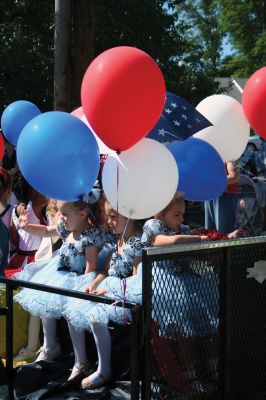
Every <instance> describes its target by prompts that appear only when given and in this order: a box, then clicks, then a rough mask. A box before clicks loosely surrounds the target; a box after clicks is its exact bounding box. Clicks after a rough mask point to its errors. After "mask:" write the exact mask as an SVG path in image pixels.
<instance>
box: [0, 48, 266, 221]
mask: <svg viewBox="0 0 266 400" xmlns="http://www.w3.org/2000/svg"><path fill="white" fill-rule="evenodd" d="M265 82H266V68H262V69H261V70H259V71H257V72H256V73H255V74H254V76H252V77H251V78H250V79H249V81H248V83H247V85H246V87H245V90H244V93H243V107H242V105H241V104H240V103H239V102H237V101H236V100H234V99H233V98H231V97H230V96H226V95H213V96H209V97H207V98H206V99H204V100H202V101H201V102H200V103H199V104H198V106H197V107H196V109H194V107H192V106H191V105H190V104H189V103H188V102H186V101H185V100H184V99H182V98H180V97H179V96H177V95H175V94H173V93H170V92H166V88H165V82H164V78H163V75H162V73H161V71H160V68H159V67H158V65H157V63H156V62H155V61H154V60H153V59H152V58H151V57H150V56H149V55H148V54H147V53H145V52H144V51H142V50H139V49H137V48H133V47H128V46H120V47H114V48H112V49H109V50H107V51H105V52H103V53H102V54H100V55H99V56H98V57H96V58H95V59H94V61H93V62H92V63H91V64H90V65H89V67H88V68H87V71H86V72H85V75H84V77H83V81H82V85H81V107H79V108H77V109H76V110H74V111H73V112H72V113H71V114H68V113H64V112H58V111H51V112H47V113H43V114H41V112H40V110H39V109H38V108H37V107H36V106H35V105H34V104H32V103H30V102H26V101H23V100H21V101H17V102H14V103H12V104H10V105H9V106H8V107H7V108H6V109H5V111H4V113H3V115H2V119H1V127H2V130H3V132H4V135H5V136H6V138H7V140H9V141H10V142H11V143H13V144H14V145H16V146H17V157H18V164H19V167H20V169H21V171H22V173H23V175H24V177H25V178H26V179H27V180H28V182H29V183H30V184H31V185H32V186H33V187H35V188H36V189H37V190H38V191H40V192H41V193H43V194H46V195H47V196H49V197H53V198H56V199H60V200H66V201H74V200H77V199H80V198H81V197H82V196H83V195H85V194H86V193H88V192H89V191H90V190H91V188H92V186H93V184H94V182H95V180H96V178H97V175H98V173H99V168H100V154H108V157H107V159H106V162H105V165H104V168H103V172H102V182H103V189H104V192H105V195H106V197H107V199H108V200H109V201H110V203H111V204H112V206H113V207H114V208H115V209H117V210H118V211H119V212H120V213H121V214H122V215H124V216H127V217H129V218H135V219H139V218H148V217H150V216H152V215H154V214H155V213H156V212H159V211H161V210H162V209H163V208H164V207H165V206H166V205H167V204H168V203H169V201H170V200H171V198H172V197H173V195H174V193H175V191H176V190H179V191H183V192H184V193H185V198H186V199H188V200H193V201H203V200H210V199H213V198H216V197H218V196H220V195H221V194H222V193H223V191H224V190H225V187H226V170H225V167H224V163H225V162H227V161H233V160H237V159H238V158H239V157H240V156H241V154H242V153H243V151H244V149H245V147H246V144H247V142H248V137H249V129H250V126H249V124H250V125H251V126H252V127H253V128H254V129H255V130H256V131H257V132H258V133H259V134H260V135H261V136H262V137H264V138H266V124H265V123H264V116H263V111H264V101H265V100H264V98H265ZM159 138H160V139H159ZM166 138H167V139H166ZM176 139H178V140H176ZM1 140H2V139H1V136H0V158H1V157H2V156H3V154H2V153H3V148H4V145H3V140H2V141H1ZM160 142H161V143H160ZM165 142H168V144H167V143H165ZM163 143H164V144H167V145H166V146H165V145H164V144H163Z"/></svg>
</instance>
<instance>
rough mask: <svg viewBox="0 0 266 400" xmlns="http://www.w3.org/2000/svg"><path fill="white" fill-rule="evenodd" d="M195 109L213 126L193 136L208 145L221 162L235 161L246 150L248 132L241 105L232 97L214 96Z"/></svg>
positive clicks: (248, 128)
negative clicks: (218, 155)
mask: <svg viewBox="0 0 266 400" xmlns="http://www.w3.org/2000/svg"><path fill="white" fill-rule="evenodd" d="M196 109H197V110H198V111H199V112H200V113H201V114H202V115H204V117H206V118H207V119H208V120H209V121H210V122H211V123H212V124H213V126H210V127H208V128H205V129H203V130H201V131H200V132H197V133H196V134H195V135H194V136H195V137H197V138H199V139H202V140H205V141H206V142H208V143H210V144H211V145H212V146H213V147H214V148H215V149H216V150H217V151H218V153H219V154H220V156H221V158H222V159H223V161H234V160H237V159H238V158H239V157H240V156H241V154H242V153H243V151H244V150H245V148H246V145H247V143H248V139H249V131H250V126H249V124H248V121H247V119H246V117H245V114H244V112H243V108H242V105H241V104H240V103H239V102H238V101H237V100H235V99H234V98H233V97H230V96H226V95H223V94H215V95H213V96H209V97H207V98H206V99H204V100H202V101H201V102H200V103H199V104H198V105H197V107H196Z"/></svg>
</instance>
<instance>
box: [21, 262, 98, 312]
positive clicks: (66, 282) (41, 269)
mask: <svg viewBox="0 0 266 400" xmlns="http://www.w3.org/2000/svg"><path fill="white" fill-rule="evenodd" d="M58 267H60V264H59V258H58V257H57V256H56V257H54V258H52V259H50V260H40V261H38V262H34V263H31V264H28V265H26V266H25V268H24V269H23V270H22V271H21V272H19V273H18V274H16V275H15V278H16V279H21V280H25V281H28V282H34V283H41V284H44V285H49V286H54V287H57V288H62V289H71V290H77V288H79V285H80V279H81V278H80V277H81V276H80V275H78V274H77V273H76V272H69V271H58ZM82 276H83V275H82ZM84 276H85V275H84ZM95 277H96V273H95V272H91V273H89V274H86V279H87V282H89V281H92V280H93V279H94V278H95ZM67 299H68V298H67V297H66V296H63V295H59V294H53V293H48V292H45V291H40V290H33V289H28V288H24V289H22V290H21V292H20V293H19V294H17V295H16V296H14V300H15V301H16V302H18V303H19V304H20V305H21V306H22V307H23V308H24V309H25V310H26V311H28V312H29V313H30V314H32V315H34V316H39V317H50V318H60V317H61V316H62V315H63V311H64V305H65V304H66V303H67V301H68V300H67Z"/></svg>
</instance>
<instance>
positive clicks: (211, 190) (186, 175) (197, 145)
mask: <svg viewBox="0 0 266 400" xmlns="http://www.w3.org/2000/svg"><path fill="white" fill-rule="evenodd" d="M167 148H168V149H169V150H170V151H171V153H172V154H173V156H174V158H175V160H176V163H177V166H178V171H179V182H178V187H177V190H178V191H180V192H184V193H185V199H186V200H191V201H204V200H211V199H215V198H217V197H219V196H221V195H222V194H223V192H224V190H225V188H226V185H227V178H226V170H225V166H224V162H223V160H222V159H221V156H220V155H219V153H218V152H217V150H216V149H215V148H214V147H212V146H211V145H210V144H209V143H207V142H205V141H204V140H201V139H197V138H189V139H187V140H184V141H174V142H172V143H170V144H168V145H167Z"/></svg>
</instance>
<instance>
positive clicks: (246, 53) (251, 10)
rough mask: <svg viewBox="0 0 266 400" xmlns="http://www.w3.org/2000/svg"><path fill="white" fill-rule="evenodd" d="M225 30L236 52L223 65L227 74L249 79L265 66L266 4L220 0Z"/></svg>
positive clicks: (264, 2)
mask: <svg viewBox="0 0 266 400" xmlns="http://www.w3.org/2000/svg"><path fill="white" fill-rule="evenodd" d="M220 5H221V21H222V29H223V31H224V32H226V33H228V35H229V39H230V41H231V43H232V44H233V46H234V48H235V52H234V53H233V54H232V55H230V56H228V57H227V58H226V59H225V60H224V63H223V70H224V71H225V72H224V73H227V74H230V75H233V76H240V77H241V76H242V77H248V76H250V75H251V74H252V73H253V72H254V71H256V70H257V69H259V68H261V67H262V66H264V65H265V62H266V51H265V46H266V1H265V0H242V1H239V0H220Z"/></svg>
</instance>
